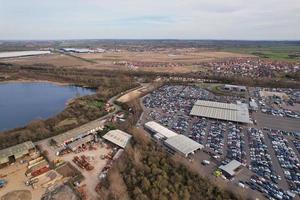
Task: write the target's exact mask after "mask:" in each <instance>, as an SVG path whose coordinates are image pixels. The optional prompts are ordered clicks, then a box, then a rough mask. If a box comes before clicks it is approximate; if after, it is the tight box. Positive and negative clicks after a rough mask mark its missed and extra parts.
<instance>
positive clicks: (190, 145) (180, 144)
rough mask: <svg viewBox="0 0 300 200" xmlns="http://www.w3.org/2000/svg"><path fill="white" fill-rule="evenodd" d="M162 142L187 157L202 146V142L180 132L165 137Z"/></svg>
mask: <svg viewBox="0 0 300 200" xmlns="http://www.w3.org/2000/svg"><path fill="white" fill-rule="evenodd" d="M164 144H165V145H166V146H167V147H169V148H171V149H172V150H174V151H175V152H177V153H179V154H181V155H183V156H185V157H188V156H189V155H190V154H194V153H195V152H196V151H197V150H201V149H203V148H204V146H203V145H202V144H199V143H198V142H195V141H194V140H192V139H190V138H188V137H186V136H184V135H180V134H177V135H176V136H173V137H170V138H168V139H166V140H165V141H164Z"/></svg>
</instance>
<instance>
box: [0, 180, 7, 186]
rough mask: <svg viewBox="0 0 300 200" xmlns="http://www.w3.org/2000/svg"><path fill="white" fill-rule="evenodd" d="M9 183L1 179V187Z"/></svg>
mask: <svg viewBox="0 0 300 200" xmlns="http://www.w3.org/2000/svg"><path fill="white" fill-rule="evenodd" d="M6 184H7V181H6V180H3V179H0V188H3V187H4V186H5V185H6Z"/></svg>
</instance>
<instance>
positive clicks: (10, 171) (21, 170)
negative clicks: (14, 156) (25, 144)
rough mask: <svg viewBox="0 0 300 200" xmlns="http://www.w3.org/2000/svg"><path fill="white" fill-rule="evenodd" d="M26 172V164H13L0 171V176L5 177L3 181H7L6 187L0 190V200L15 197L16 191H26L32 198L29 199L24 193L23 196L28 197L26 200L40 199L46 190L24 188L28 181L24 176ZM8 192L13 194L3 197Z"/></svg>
mask: <svg viewBox="0 0 300 200" xmlns="http://www.w3.org/2000/svg"><path fill="white" fill-rule="evenodd" d="M26 170H27V164H20V163H15V164H14V165H11V166H8V167H5V168H2V169H0V174H1V175H6V177H5V178H3V179H5V180H6V181H7V185H6V186H5V187H4V188H2V189H0V197H1V200H2V197H3V196H4V198H5V199H9V198H10V197H13V196H15V195H17V193H16V191H18V190H22V191H24V190H28V191H29V192H30V194H31V196H32V198H29V196H28V195H27V194H25V193H24V195H26V197H28V198H27V199H28V200H39V199H41V197H42V195H43V194H44V193H45V191H46V189H45V188H42V187H37V188H36V189H33V188H32V187H30V186H26V185H25V182H26V181H27V180H28V178H27V177H26V176H25V172H26ZM9 192H13V193H10V194H8V195H7V196H5V195H6V194H7V193H9ZM26 193H28V192H26ZM21 195H23V194H21ZM22 200H23V199H22Z"/></svg>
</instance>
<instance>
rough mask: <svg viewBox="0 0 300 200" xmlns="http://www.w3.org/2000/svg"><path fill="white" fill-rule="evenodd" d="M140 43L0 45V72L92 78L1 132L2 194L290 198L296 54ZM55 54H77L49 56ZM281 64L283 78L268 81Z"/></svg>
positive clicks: (298, 92)
mask: <svg viewBox="0 0 300 200" xmlns="http://www.w3.org/2000/svg"><path fill="white" fill-rule="evenodd" d="M150 44H151V45H153V47H152V48H151V50H149V49H148V48H149V46H150ZM150 44H148V46H147V45H144V44H143V43H142V44H141V46H143V45H144V46H145V47H144V48H143V49H139V50H136V49H135V50H132V49H133V48H135V44H132V45H129V46H128V47H127V49H122V48H124V46H126V45H128V44H127V43H125V44H123V45H120V46H115V45H116V44H115V43H113V44H111V46H112V47H110V48H109V47H108V46H107V45H106V46H105V45H99V44H97V46H93V47H87V46H88V45H87V46H83V47H77V46H76V45H74V46H71V45H69V46H62V47H59V48H57V47H52V46H51V45H49V47H47V48H45V47H43V48H36V49H34V51H33V50H32V51H24V52H21V51H17V52H4V53H1V52H0V58H1V60H0V79H1V81H3V82H4V83H10V82H11V81H24V80H25V81H29V82H30V81H35V80H39V81H50V82H60V83H65V84H66V83H68V84H77V85H80V86H86V87H93V88H96V89H98V91H97V92H96V94H92V95H90V96H89V97H79V98H75V99H73V100H72V101H71V102H68V104H67V106H66V110H65V111H63V112H62V113H63V114H62V115H59V114H58V115H57V116H54V117H53V118H51V119H49V120H44V121H43V120H40V121H38V122H35V123H31V124H30V125H28V126H26V127H23V128H20V129H18V128H16V129H14V130H9V131H5V132H4V133H3V134H7V138H5V137H3V138H1V137H0V139H1V143H2V144H3V148H2V149H1V150H0V198H1V200H12V199H22V200H31V199H33V200H34V199H43V200H48V199H49V200H50V199H51V200H52V199H55V200H60V199H65V200H68V199H70V200H71V199H72V200H77V199H86V200H90V199H91V200H95V199H185V200H187V199H278V200H281V199H285V200H290V199H299V198H300V161H299V158H300V89H299V87H298V86H299V84H298V83H299V82H298V79H299V77H296V78H294V77H295V76H297V75H299V70H300V68H299V67H300V65H299V60H298V62H297V61H296V62H294V63H292V62H289V63H287V64H283V62H284V61H280V62H279V61H278V62H277V61H273V60H268V59H262V58H259V57H257V56H254V55H247V54H236V55H235V54H234V53H228V55H227V54H226V53H224V55H222V56H220V54H219V52H217V51H216V54H215V55H213V53H212V52H210V55H213V56H212V57H210V58H208V59H207V57H208V56H207V52H203V50H202V49H200V47H199V49H197V48H194V47H193V48H186V45H184V47H180V45H179V44H176V42H175V44H173V45H175V47H174V46H172V45H171V44H167V47H161V45H160V44H159V45H158V44H155V42H154V44H153V43H150ZM168 45H170V46H168ZM177 45H178V46H177ZM136 46H137V45H136ZM200 46H201V45H200ZM159 51H161V52H160V53H157V52H159ZM145 52H147V53H148V54H147V53H145ZM139 54H140V55H139ZM149 54H152V55H151V56H152V58H151V59H150V57H151V56H150V57H145V55H148V56H149ZM201 54H205V55H206V56H205V59H203V60H202V58H201V59H199V58H200V57H201ZM58 55H60V58H59V59H65V58H68V61H65V62H66V63H65V64H66V65H69V64H68V62H70V60H72V59H75V60H77V61H78V63H76V62H75V63H74V67H73V66H71V65H70V66H66V65H64V66H63V65H56V64H55V62H56V61H57V59H58V57H57V56H58ZM195 55H196V56H195ZM159 56H160V57H161V60H158V58H159ZM142 57H143V58H142ZM153 57H154V60H156V59H157V61H153V60H152V59H153ZM176 57H177V59H175V58H176ZM197 59H199V60H197ZM35 60H38V63H35ZM158 61H159V62H158ZM160 61H161V62H160ZM72 62H73V61H71V63H72ZM82 62H83V63H85V64H83V65H82V64H81V63H82ZM257 63H259V65H258V64H257ZM102 64H103V66H104V67H103V68H101V67H99V66H100V65H102ZM75 65H76V67H75ZM110 66H111V69H108V67H110ZM227 67H232V70H231V69H230V70H228V69H227ZM180 68H182V69H180ZM195 68H199V71H196V72H195V71H194V70H195ZM233 68H239V69H238V70H234V69H233ZM149 69H152V71H151V70H150V71H149ZM172 69H174V70H176V72H175V73H173V72H170V73H169V72H168V70H172ZM178 70H182V71H178ZM120 71H121V73H120ZM212 72H213V73H212ZM214 72H215V73H214ZM219 72H220V74H223V75H224V76H221V75H220V74H218V73H219ZM275 72H276V73H275ZM229 73H230V74H229ZM238 73H240V74H239V76H240V77H238V78H236V77H235V76H236V74H238ZM280 73H281V75H280V77H283V76H285V75H284V74H288V75H289V76H291V77H293V78H292V79H285V78H284V79H282V80H280V81H281V82H280V81H277V83H276V84H278V85H276V86H274V87H272V86H271V84H272V81H271V82H269V80H270V78H272V77H274V76H276V77H279V74H280ZM294 73H295V74H297V75H294ZM217 74H218V75H217ZM252 76H254V77H255V80H256V81H257V82H248V81H249V79H247V78H250V80H251V79H253V77H252ZM37 77H38V78H37ZM99 77H100V78H99ZM239 78H241V79H239ZM297 78H298V79H297ZM116 80H117V81H120V82H117V83H116ZM278 80H279V79H278ZM105 84H106V85H105ZM293 86H294V87H293ZM91 112H92V113H93V114H91ZM100 113H101V114H100ZM69 116H71V117H69ZM74 121H75V122H74ZM0 123H1V121H0ZM58 127H59V128H58ZM22 131H23V132H22ZM29 133H34V136H32V137H27V135H26V134H29ZM36 133H40V134H36ZM1 134H2V133H1ZM8 138H12V139H8ZM14 138H15V139H14ZM5 142H7V144H6V143H5ZM8 142H9V145H8ZM4 143H5V144H4ZM139 149H143V150H139ZM129 155H130V156H129ZM156 159H157V160H156ZM176 170H181V171H180V172H178V173H177V172H176ZM180 173H181V174H180ZM149 174H150V175H149ZM184 174H185V175H184ZM184 177H185V178H184ZM187 177H189V178H187ZM191 177H194V178H195V180H196V179H197V180H198V181H199V182H193V181H191V179H192V178H191ZM175 180H176V181H175ZM184 180H186V181H184ZM193 180H194V179H193ZM173 181H174V182H173ZM171 183H172V184H171ZM200 183H203V184H206V186H203V185H202V186H201V188H200V189H199V188H198V186H194V184H197V185H199V187H200ZM211 185H213V186H211ZM205 187H211V188H210V189H205ZM124 188H125V189H124ZM151 188H155V190H154V189H153V191H152V189H151ZM212 188H213V189H212ZM218 188H221V189H218ZM111 191H113V192H111ZM178 191H182V192H178ZM195 191H197V192H198V191H199V192H198V193H196V192H195ZM196 194H197V195H199V194H201V195H203V197H201V196H195V195H196ZM205 195H207V196H205ZM208 195H210V197H208Z"/></svg>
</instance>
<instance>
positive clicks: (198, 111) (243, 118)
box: [190, 100, 252, 124]
mask: <svg viewBox="0 0 300 200" xmlns="http://www.w3.org/2000/svg"><path fill="white" fill-rule="evenodd" d="M190 115H194V116H200V117H207V118H211V119H218V120H225V121H232V122H238V123H248V124H249V123H252V122H251V120H250V117H249V109H248V105H247V104H245V103H241V102H237V103H236V104H233V103H221V102H215V101H204V100H197V101H196V103H195V104H194V106H193V108H192V110H191V112H190Z"/></svg>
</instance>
